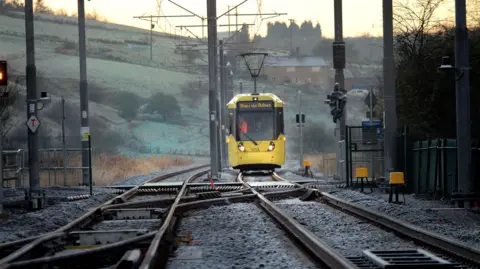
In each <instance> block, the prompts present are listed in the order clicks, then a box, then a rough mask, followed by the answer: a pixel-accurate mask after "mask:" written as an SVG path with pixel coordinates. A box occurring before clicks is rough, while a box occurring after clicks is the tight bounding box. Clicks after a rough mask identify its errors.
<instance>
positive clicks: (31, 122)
mask: <svg viewBox="0 0 480 269" xmlns="http://www.w3.org/2000/svg"><path fill="white" fill-rule="evenodd" d="M27 127H28V129H30V131H31V132H32V133H35V132H36V131H37V130H38V127H40V121H39V120H38V118H37V117H36V116H35V115H32V116H30V118H28V120H27Z"/></svg>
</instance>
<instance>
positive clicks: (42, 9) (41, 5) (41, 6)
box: [35, 0, 53, 14]
mask: <svg viewBox="0 0 480 269" xmlns="http://www.w3.org/2000/svg"><path fill="white" fill-rule="evenodd" d="M35 12H37V13H45V14H53V10H52V9H51V8H49V7H48V6H47V5H46V4H45V2H44V1H43V0H37V3H36V6H35Z"/></svg>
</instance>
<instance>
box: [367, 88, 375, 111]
mask: <svg viewBox="0 0 480 269" xmlns="http://www.w3.org/2000/svg"><path fill="white" fill-rule="evenodd" d="M370 94H371V95H372V107H370ZM365 104H366V105H367V106H368V107H369V108H374V107H375V105H377V97H376V96H375V94H374V93H373V91H369V92H368V94H367V96H366V97H365Z"/></svg>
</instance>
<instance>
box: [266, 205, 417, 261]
mask: <svg viewBox="0 0 480 269" xmlns="http://www.w3.org/2000/svg"><path fill="white" fill-rule="evenodd" d="M275 204H276V205H278V206H279V207H280V208H281V209H282V210H284V211H285V212H287V213H288V214H289V215H291V216H292V217H293V218H294V219H296V220H297V221H298V222H299V223H300V224H302V225H304V226H306V228H307V229H308V230H309V231H311V232H312V233H314V234H315V235H317V236H318V237H319V238H321V239H323V240H324V241H326V242H327V244H328V245H330V246H331V247H333V248H335V249H336V250H338V251H339V252H340V253H341V254H343V255H344V256H360V255H362V251H363V250H366V249H373V250H386V249H388V250H394V249H407V248H415V246H414V245H413V244H412V243H410V242H407V241H404V240H401V239H399V238H398V237H396V236H395V235H393V234H391V233H389V232H385V231H383V230H382V229H380V228H378V227H375V226H374V225H371V224H369V223H366V222H364V221H362V220H359V219H357V218H355V217H353V216H350V215H347V214H345V213H343V212H341V211H338V210H335V209H333V208H330V207H329V206H327V205H324V204H320V203H316V202H301V201H299V200H298V199H292V200H280V201H275Z"/></svg>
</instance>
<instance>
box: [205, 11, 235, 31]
mask: <svg viewBox="0 0 480 269" xmlns="http://www.w3.org/2000/svg"><path fill="white" fill-rule="evenodd" d="M227 10H230V6H227ZM202 29H203V28H202ZM230 35H231V31H230V12H228V38H230Z"/></svg>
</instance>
